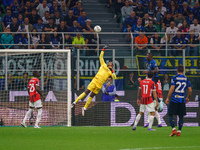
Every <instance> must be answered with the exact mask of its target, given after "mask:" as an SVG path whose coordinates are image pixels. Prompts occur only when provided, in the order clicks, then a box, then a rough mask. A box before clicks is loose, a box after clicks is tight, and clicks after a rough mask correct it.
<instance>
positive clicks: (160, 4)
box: [155, 0, 167, 23]
mask: <svg viewBox="0 0 200 150" xmlns="http://www.w3.org/2000/svg"><path fill="white" fill-rule="evenodd" d="M156 3H157V5H156V7H155V9H156V12H157V13H156V18H157V23H160V21H161V20H162V19H163V18H164V16H165V13H166V12H167V9H166V7H164V6H163V2H162V1H161V0H157V1H156Z"/></svg>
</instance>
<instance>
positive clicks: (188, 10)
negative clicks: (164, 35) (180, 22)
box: [180, 2, 192, 18]
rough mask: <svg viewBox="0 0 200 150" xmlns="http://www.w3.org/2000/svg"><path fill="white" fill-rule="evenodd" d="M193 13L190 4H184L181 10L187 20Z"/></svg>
mask: <svg viewBox="0 0 200 150" xmlns="http://www.w3.org/2000/svg"><path fill="white" fill-rule="evenodd" d="M191 11H192V10H191V8H190V7H189V5H188V3H187V2H183V7H182V8H181V9H180V13H182V14H183V16H184V17H185V18H186V17H187V16H188V15H189V13H190V12H191Z"/></svg>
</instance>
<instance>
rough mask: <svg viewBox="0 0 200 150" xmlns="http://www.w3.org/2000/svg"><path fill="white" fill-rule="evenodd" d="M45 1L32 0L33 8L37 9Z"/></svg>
mask: <svg viewBox="0 0 200 150" xmlns="http://www.w3.org/2000/svg"><path fill="white" fill-rule="evenodd" d="M42 1H43V0H31V7H32V8H36V7H37V6H38V5H39V4H40V3H42Z"/></svg>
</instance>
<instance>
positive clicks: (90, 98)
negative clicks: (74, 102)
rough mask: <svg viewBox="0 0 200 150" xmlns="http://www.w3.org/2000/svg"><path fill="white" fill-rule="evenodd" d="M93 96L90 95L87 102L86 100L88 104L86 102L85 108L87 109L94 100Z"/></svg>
mask: <svg viewBox="0 0 200 150" xmlns="http://www.w3.org/2000/svg"><path fill="white" fill-rule="evenodd" d="M92 98H93V97H88V99H87V102H86V104H85V109H87V108H88V106H89V105H90V103H91V101H92Z"/></svg>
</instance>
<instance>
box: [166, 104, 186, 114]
mask: <svg viewBox="0 0 200 150" xmlns="http://www.w3.org/2000/svg"><path fill="white" fill-rule="evenodd" d="M168 115H180V116H184V115H186V107H185V103H174V102H172V101H170V103H169V106H168Z"/></svg>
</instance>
